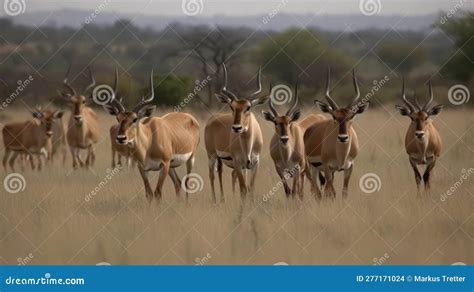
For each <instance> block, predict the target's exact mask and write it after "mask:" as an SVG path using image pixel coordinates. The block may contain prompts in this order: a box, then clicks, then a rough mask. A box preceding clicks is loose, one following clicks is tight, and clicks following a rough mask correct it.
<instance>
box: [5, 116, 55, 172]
mask: <svg viewBox="0 0 474 292" xmlns="http://www.w3.org/2000/svg"><path fill="white" fill-rule="evenodd" d="M32 115H33V119H32V120H29V121H26V122H17V123H10V124H6V125H5V126H4V127H3V129H2V134H3V144H4V146H5V155H4V156H3V167H4V168H5V169H6V166H7V162H8V164H9V165H10V168H11V169H12V170H14V165H15V160H16V158H17V156H18V155H23V156H24V157H25V158H28V159H29V160H30V164H31V168H32V169H35V167H36V166H35V163H34V161H33V160H34V159H33V158H34V157H33V156H36V158H37V160H38V170H40V169H41V168H42V161H41V156H42V155H46V156H47V157H50V156H51V153H52V148H53V146H52V137H53V128H54V123H55V120H56V119H60V118H61V117H62V116H63V112H62V111H59V110H56V111H52V110H41V109H36V110H34V111H32ZM10 155H11V156H10Z"/></svg>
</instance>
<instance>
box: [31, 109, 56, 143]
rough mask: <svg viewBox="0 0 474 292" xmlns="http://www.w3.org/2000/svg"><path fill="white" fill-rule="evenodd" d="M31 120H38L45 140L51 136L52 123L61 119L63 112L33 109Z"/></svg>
mask: <svg viewBox="0 0 474 292" xmlns="http://www.w3.org/2000/svg"><path fill="white" fill-rule="evenodd" d="M31 114H32V115H33V118H35V119H36V120H38V121H39V122H40V124H41V125H42V126H43V128H44V130H45V134H46V137H47V138H50V137H52V136H53V123H54V119H60V118H62V116H63V114H64V112H62V111H60V110H56V111H51V110H41V108H35V110H33V111H31Z"/></svg>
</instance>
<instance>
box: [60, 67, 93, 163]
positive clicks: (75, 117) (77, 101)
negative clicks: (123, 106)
mask: <svg viewBox="0 0 474 292" xmlns="http://www.w3.org/2000/svg"><path fill="white" fill-rule="evenodd" d="M70 69H71V67H70V66H69V69H68V71H67V73H66V77H65V78H64V80H63V85H64V87H66V89H67V90H68V91H69V92H61V95H62V96H63V97H64V98H66V99H67V100H68V101H69V102H70V103H71V105H72V112H71V117H70V118H69V124H68V129H67V133H66V140H67V143H68V145H69V150H70V151H71V155H72V167H73V168H74V169H76V168H77V167H78V164H79V166H81V167H84V166H85V167H89V166H92V165H93V164H94V161H95V152H94V147H93V145H94V144H95V143H97V141H98V140H99V125H98V121H97V114H96V113H95V111H94V110H93V109H92V108H90V107H88V106H87V105H86V104H87V102H88V100H90V99H91V97H92V93H91V94H90V96H88V97H86V96H84V95H81V94H78V93H77V92H76V90H75V89H74V88H73V87H72V86H71V85H70V84H69V83H68V74H69V71H70ZM89 77H90V80H91V83H90V84H89V85H88V86H87V87H86V88H85V89H84V94H87V92H88V91H90V90H91V89H92V88H93V87H94V86H95V79H94V76H93V74H92V71H91V70H90V69H89ZM81 149H87V157H86V161H85V162H83V161H82V159H81V156H80V150H81Z"/></svg>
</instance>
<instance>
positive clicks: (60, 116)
mask: <svg viewBox="0 0 474 292" xmlns="http://www.w3.org/2000/svg"><path fill="white" fill-rule="evenodd" d="M63 115H64V112H63V111H55V112H54V115H53V117H54V118H55V119H60V118H62V117H63Z"/></svg>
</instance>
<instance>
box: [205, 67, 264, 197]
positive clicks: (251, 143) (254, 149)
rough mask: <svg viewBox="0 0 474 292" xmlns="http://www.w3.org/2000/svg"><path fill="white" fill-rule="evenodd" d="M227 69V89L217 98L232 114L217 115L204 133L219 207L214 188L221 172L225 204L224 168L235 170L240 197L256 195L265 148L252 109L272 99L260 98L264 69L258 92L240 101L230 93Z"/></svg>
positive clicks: (212, 184) (225, 84)
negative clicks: (249, 194)
mask: <svg viewBox="0 0 474 292" xmlns="http://www.w3.org/2000/svg"><path fill="white" fill-rule="evenodd" d="M222 66H223V68H224V87H223V88H222V90H221V92H220V93H217V94H216V97H217V99H218V100H219V101H220V102H221V103H224V104H227V105H228V106H229V107H230V108H231V110H232V113H225V114H217V115H214V116H212V117H211V118H210V119H209V121H208V122H207V125H206V128H205V130H204V138H205V143H206V151H207V157H208V159H209V165H208V166H209V179H210V181H211V189H212V197H213V200H214V203H217V200H216V193H215V188H214V178H215V176H214V171H215V170H216V169H217V172H218V175H219V184H220V190H221V201H222V202H223V201H224V190H223V186H222V165H223V164H225V165H227V166H228V167H230V168H232V169H234V171H235V176H236V177H237V180H238V182H239V187H240V194H241V197H242V198H245V197H246V195H247V193H248V192H249V191H250V192H253V189H254V186H255V177H256V174H257V171H258V167H259V163H260V161H259V158H260V152H261V150H262V145H263V137H262V131H261V130H260V126H259V124H258V122H257V119H256V118H255V115H254V114H253V113H252V112H251V110H252V108H253V107H254V106H256V105H258V104H263V103H265V102H266V101H267V99H268V95H267V94H266V95H264V96H261V97H259V96H258V95H259V94H260V93H261V92H262V83H261V69H259V71H258V75H257V84H258V85H257V87H258V88H257V91H255V92H254V93H252V94H251V95H250V96H249V97H248V98H238V97H237V96H236V95H235V94H234V93H232V92H231V91H229V90H228V89H227V68H226V66H225V64H223V65H222ZM247 170H249V171H250V183H248V181H247V177H246V176H247V175H246V174H247Z"/></svg>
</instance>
